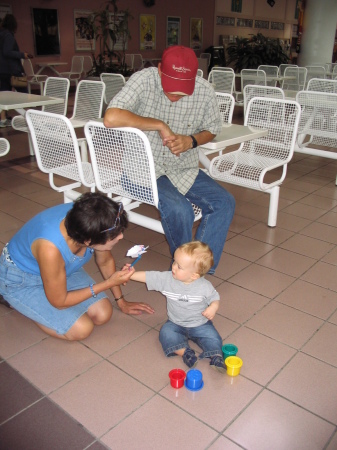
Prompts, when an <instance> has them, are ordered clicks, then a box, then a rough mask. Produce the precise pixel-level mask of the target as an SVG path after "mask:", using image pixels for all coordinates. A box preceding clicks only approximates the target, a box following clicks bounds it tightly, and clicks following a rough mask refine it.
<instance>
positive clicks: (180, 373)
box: [169, 369, 186, 389]
mask: <svg viewBox="0 0 337 450" xmlns="http://www.w3.org/2000/svg"><path fill="white" fill-rule="evenodd" d="M169 377H170V381H171V386H172V387H173V388H175V389H180V388H181V387H183V386H184V380H185V378H186V372H185V371H184V370H182V369H172V370H171V372H170V373H169Z"/></svg>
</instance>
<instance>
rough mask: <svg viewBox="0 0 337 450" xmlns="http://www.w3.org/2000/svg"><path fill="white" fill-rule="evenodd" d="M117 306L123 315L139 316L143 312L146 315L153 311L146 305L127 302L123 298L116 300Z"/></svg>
mask: <svg viewBox="0 0 337 450" xmlns="http://www.w3.org/2000/svg"><path fill="white" fill-rule="evenodd" d="M117 304H118V307H119V308H120V310H121V311H122V312H123V313H124V314H130V315H134V316H139V315H140V314H143V312H146V313H148V314H153V313H154V309H153V308H151V306H150V305H148V304H147V303H143V302H127V301H126V300H125V299H124V298H121V299H120V300H118V302H117Z"/></svg>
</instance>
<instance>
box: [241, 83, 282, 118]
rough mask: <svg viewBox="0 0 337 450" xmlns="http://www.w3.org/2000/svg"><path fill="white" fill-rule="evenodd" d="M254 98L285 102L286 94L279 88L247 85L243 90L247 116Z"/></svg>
mask: <svg viewBox="0 0 337 450" xmlns="http://www.w3.org/2000/svg"><path fill="white" fill-rule="evenodd" d="M253 97H271V98H279V99H281V100H284V92H283V91H282V89H281V88H278V87H273V86H256V85H254V84H247V85H246V86H245V87H244V89H243V106H244V114H246V110H247V105H248V103H249V101H250V100H251V99H252V98H253Z"/></svg>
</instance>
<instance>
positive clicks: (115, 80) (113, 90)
mask: <svg viewBox="0 0 337 450" xmlns="http://www.w3.org/2000/svg"><path fill="white" fill-rule="evenodd" d="M100 78H101V81H103V83H104V84H105V95H104V102H105V104H106V105H108V104H109V103H110V101H111V99H112V98H113V97H114V96H115V95H116V94H118V92H119V91H120V90H121V89H123V87H124V86H125V78H124V77H123V75H121V74H119V73H101V75H100Z"/></svg>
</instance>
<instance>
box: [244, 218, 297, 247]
mask: <svg viewBox="0 0 337 450" xmlns="http://www.w3.org/2000/svg"><path fill="white" fill-rule="evenodd" d="M242 234H243V235H244V236H247V237H250V238H253V239H257V240H259V241H262V242H266V243H267V244H271V245H273V246H275V245H279V244H281V242H284V241H286V240H287V239H289V238H290V237H291V236H293V234H294V233H293V232H291V231H288V230H284V229H283V228H280V227H273V228H271V227H268V226H267V225H265V224H262V223H258V224H256V225H254V226H253V227H251V228H249V229H248V230H246V231H244V232H243V233H242Z"/></svg>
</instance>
